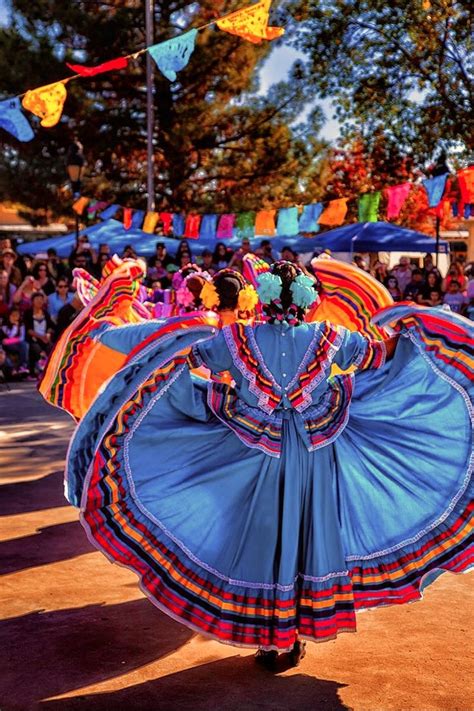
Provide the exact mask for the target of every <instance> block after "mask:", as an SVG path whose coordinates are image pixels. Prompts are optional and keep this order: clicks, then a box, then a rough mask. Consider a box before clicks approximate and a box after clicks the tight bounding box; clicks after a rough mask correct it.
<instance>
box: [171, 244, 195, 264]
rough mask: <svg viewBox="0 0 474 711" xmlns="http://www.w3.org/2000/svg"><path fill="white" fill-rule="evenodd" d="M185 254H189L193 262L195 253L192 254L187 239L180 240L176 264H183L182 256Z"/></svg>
mask: <svg viewBox="0 0 474 711" xmlns="http://www.w3.org/2000/svg"><path fill="white" fill-rule="evenodd" d="M183 252H184V253H186V254H189V261H190V262H191V261H192V258H193V253H192V251H191V247H190V246H189V244H188V240H187V239H182V240H180V242H179V245H178V249H177V250H176V257H175V262H176V264H178V265H179V264H180V262H181V254H182V253H183Z"/></svg>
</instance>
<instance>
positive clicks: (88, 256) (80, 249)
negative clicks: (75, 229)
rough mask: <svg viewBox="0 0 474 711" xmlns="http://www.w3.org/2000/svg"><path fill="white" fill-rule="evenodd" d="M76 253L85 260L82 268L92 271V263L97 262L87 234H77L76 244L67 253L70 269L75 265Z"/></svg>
mask: <svg viewBox="0 0 474 711" xmlns="http://www.w3.org/2000/svg"><path fill="white" fill-rule="evenodd" d="M78 255H81V256H82V257H84V258H85V260H86V266H84V267H82V268H83V269H87V271H88V272H90V273H92V271H91V270H93V267H94V264H95V263H96V262H97V254H96V252H95V250H94V249H93V248H92V245H91V243H90V242H89V237H88V236H87V235H79V237H78V239H77V244H76V246H75V247H74V249H73V250H72V252H71V254H70V255H69V266H70V268H71V269H73V268H74V267H76V266H77V264H76V258H77V256H78Z"/></svg>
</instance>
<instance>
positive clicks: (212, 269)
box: [201, 249, 217, 276]
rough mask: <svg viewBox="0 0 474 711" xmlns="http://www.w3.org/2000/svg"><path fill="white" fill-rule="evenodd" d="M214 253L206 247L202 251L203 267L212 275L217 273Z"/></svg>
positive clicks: (204, 270)
mask: <svg viewBox="0 0 474 711" xmlns="http://www.w3.org/2000/svg"><path fill="white" fill-rule="evenodd" d="M213 259H214V258H213V254H212V252H211V250H210V249H205V250H204V251H203V253H202V265H201V268H202V270H203V272H207V273H208V274H210V275H211V276H212V275H213V274H215V273H216V271H217V268H216V265H215V264H214V261H213Z"/></svg>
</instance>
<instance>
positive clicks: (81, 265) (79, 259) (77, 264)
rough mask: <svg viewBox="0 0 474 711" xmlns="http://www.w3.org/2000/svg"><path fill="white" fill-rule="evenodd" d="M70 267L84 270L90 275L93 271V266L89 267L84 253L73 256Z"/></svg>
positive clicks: (89, 264)
mask: <svg viewBox="0 0 474 711" xmlns="http://www.w3.org/2000/svg"><path fill="white" fill-rule="evenodd" d="M72 266H73V268H74V269H85V270H86V271H87V272H89V273H90V274H92V273H93V271H94V265H93V264H92V265H91V262H90V260H89V258H88V256H87V254H85V253H84V252H78V253H77V254H76V255H75V257H74V261H73V262H72Z"/></svg>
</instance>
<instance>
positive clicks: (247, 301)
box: [237, 284, 258, 311]
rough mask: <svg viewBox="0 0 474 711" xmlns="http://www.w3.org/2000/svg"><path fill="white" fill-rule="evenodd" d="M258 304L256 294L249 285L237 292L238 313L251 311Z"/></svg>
mask: <svg viewBox="0 0 474 711" xmlns="http://www.w3.org/2000/svg"><path fill="white" fill-rule="evenodd" d="M257 304H258V294H257V292H256V291H255V289H254V288H253V286H252V285H251V284H247V286H244V288H243V289H241V290H240V291H239V298H238V301H237V308H238V309H239V311H253V310H254V308H255V307H256V305H257Z"/></svg>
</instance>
